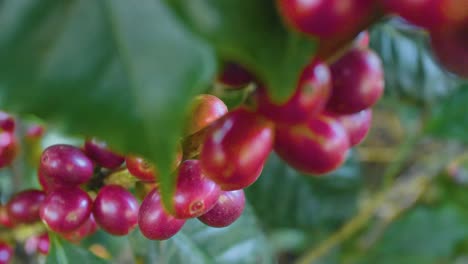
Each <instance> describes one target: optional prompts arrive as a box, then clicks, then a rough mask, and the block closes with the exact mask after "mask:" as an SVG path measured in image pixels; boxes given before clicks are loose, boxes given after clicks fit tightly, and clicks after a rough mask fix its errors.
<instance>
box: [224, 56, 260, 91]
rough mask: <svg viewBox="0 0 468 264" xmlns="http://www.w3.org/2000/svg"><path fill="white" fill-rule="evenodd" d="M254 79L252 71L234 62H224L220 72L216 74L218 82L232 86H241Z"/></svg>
mask: <svg viewBox="0 0 468 264" xmlns="http://www.w3.org/2000/svg"><path fill="white" fill-rule="evenodd" d="M254 79H255V78H254V76H253V75H252V73H250V72H249V71H248V70H247V69H245V68H244V67H242V66H241V65H239V64H237V63H235V62H225V63H224V64H223V68H222V70H221V74H220V75H219V76H218V81H219V82H221V83H222V84H224V85H226V86H229V87H232V88H235V87H240V88H242V87H243V86H246V85H247V84H249V83H250V82H253V81H254Z"/></svg>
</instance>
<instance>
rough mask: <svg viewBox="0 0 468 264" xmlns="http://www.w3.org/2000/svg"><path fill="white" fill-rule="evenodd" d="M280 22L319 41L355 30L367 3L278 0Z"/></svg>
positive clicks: (331, 0) (364, 13)
mask: <svg viewBox="0 0 468 264" xmlns="http://www.w3.org/2000/svg"><path fill="white" fill-rule="evenodd" d="M277 2H278V8H279V11H280V13H281V14H282V16H283V19H284V20H285V21H286V22H287V23H288V24H289V25H291V26H292V27H293V28H295V29H296V30H298V31H301V32H303V33H306V34H310V35H314V36H318V37H321V38H326V37H332V36H336V35H338V34H346V33H348V32H352V31H354V30H355V27H356V26H357V25H358V24H359V22H360V20H359V19H360V18H361V17H362V16H364V15H367V14H368V12H369V9H370V7H371V3H373V1H369V0H314V1H310V0H306V1H305V0H278V1H277Z"/></svg>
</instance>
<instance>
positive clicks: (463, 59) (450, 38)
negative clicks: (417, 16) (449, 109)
mask: <svg viewBox="0 0 468 264" xmlns="http://www.w3.org/2000/svg"><path fill="white" fill-rule="evenodd" d="M467 3H468V2H467ZM467 9H468V7H467ZM431 45H432V50H433V52H434V55H435V57H436V58H437V60H438V61H439V62H440V63H441V64H442V65H443V66H444V67H445V68H447V69H448V70H449V71H451V72H453V73H455V74H457V75H459V76H461V77H464V78H468V20H467V21H466V23H465V25H464V26H462V27H458V28H453V29H449V30H444V31H439V32H435V31H434V32H431Z"/></svg>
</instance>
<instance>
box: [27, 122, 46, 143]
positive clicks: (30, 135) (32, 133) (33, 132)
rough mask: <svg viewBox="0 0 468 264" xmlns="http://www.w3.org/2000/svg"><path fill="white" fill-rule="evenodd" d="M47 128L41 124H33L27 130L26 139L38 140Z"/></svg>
mask: <svg viewBox="0 0 468 264" xmlns="http://www.w3.org/2000/svg"><path fill="white" fill-rule="evenodd" d="M44 133H45V128H44V126H42V125H40V124H31V125H30V126H28V128H27V130H26V135H25V137H26V139H28V140H38V139H40V138H42V137H43V136H44Z"/></svg>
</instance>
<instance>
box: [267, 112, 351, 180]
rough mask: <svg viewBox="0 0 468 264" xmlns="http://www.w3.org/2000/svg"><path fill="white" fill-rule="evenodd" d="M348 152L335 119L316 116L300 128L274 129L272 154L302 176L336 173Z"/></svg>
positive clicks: (343, 134) (343, 135) (341, 130)
mask: <svg viewBox="0 0 468 264" xmlns="http://www.w3.org/2000/svg"><path fill="white" fill-rule="evenodd" d="M348 149H349V140H348V135H347V134H346V130H345V128H344V127H343V126H342V125H341V124H340V123H339V122H338V121H337V120H335V119H333V118H331V117H328V116H324V115H321V116H318V117H317V118H314V119H311V120H310V121H308V122H307V124H304V125H298V126H278V127H277V129H276V139H275V151H276V152H277V153H278V155H279V156H280V157H281V158H282V159H283V160H285V161H286V162H287V163H288V164H289V165H291V167H293V168H295V169H296V170H298V171H300V172H303V173H306V174H324V173H328V172H331V171H333V170H335V169H337V168H338V167H339V166H340V165H341V164H343V162H344V161H345V159H346V156H347V153H348Z"/></svg>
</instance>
